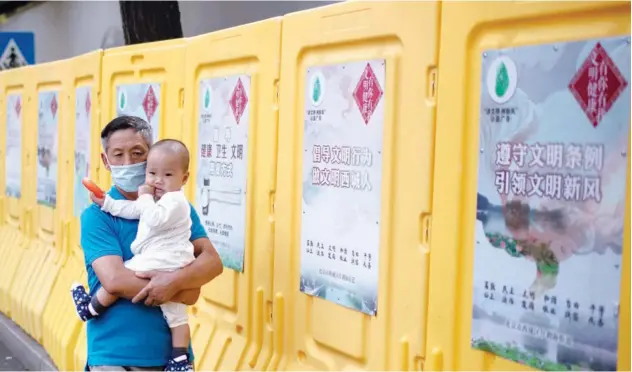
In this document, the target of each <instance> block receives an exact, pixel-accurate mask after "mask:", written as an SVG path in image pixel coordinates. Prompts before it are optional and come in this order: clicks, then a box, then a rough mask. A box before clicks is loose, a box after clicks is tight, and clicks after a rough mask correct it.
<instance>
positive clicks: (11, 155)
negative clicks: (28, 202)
mask: <svg viewBox="0 0 632 372" xmlns="http://www.w3.org/2000/svg"><path fill="white" fill-rule="evenodd" d="M6 110H7V111H6V118H7V138H6V141H7V142H6V144H7V156H6V158H5V161H6V163H5V172H6V174H5V176H6V180H7V185H6V195H7V196H9V197H13V198H19V197H20V196H21V195H22V192H21V187H22V96H21V95H19V94H12V95H8V96H7V107H6Z"/></svg>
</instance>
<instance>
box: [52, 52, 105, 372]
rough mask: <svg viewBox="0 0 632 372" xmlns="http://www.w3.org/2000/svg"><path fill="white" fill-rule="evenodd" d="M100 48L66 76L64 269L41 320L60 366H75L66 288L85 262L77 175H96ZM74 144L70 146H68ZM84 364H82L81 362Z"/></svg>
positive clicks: (74, 328)
mask: <svg viewBox="0 0 632 372" xmlns="http://www.w3.org/2000/svg"><path fill="white" fill-rule="evenodd" d="M101 57H102V52H101V51H98V52H93V53H89V54H86V55H83V56H79V57H76V58H73V59H72V60H71V61H70V69H71V71H70V73H69V76H68V89H67V90H66V92H67V94H68V102H69V107H71V108H70V109H69V110H68V115H67V122H68V123H69V127H68V128H67V131H66V133H67V136H66V138H65V140H66V144H67V145H66V146H65V147H64V148H65V149H66V152H65V154H64V156H65V161H64V163H63V167H64V168H63V173H64V174H72V175H73V177H64V178H63V182H60V183H61V184H62V187H61V188H60V191H62V192H63V195H64V199H65V200H66V201H67V203H66V207H65V208H64V209H63V210H62V211H60V213H61V215H60V219H61V221H62V224H61V234H60V241H59V244H60V246H61V251H62V258H61V262H60V265H61V266H62V269H61V271H60V273H59V277H58V278H57V281H56V282H55V286H54V287H53V289H52V292H51V298H50V300H49V301H48V304H47V306H46V309H45V312H44V318H43V320H44V321H43V323H44V325H45V326H46V327H45V330H46V332H45V333H44V335H43V345H44V347H45V348H46V350H48V351H49V353H50V354H51V357H52V359H53V361H54V362H55V364H56V365H57V366H58V367H59V368H60V369H61V370H72V369H73V363H74V362H73V358H72V355H73V351H74V350H75V344H76V342H77V337H78V335H79V331H80V330H81V327H82V322H81V321H80V320H79V319H78V317H77V315H76V314H75V311H74V305H73V303H72V301H69V289H70V287H71V285H72V283H73V282H80V281H84V284H87V283H85V266H84V259H83V253H82V251H81V246H80V243H79V235H80V234H79V217H80V213H81V211H82V210H83V207H84V206H85V205H86V204H87V203H88V202H89V199H88V195H87V192H85V189H84V188H83V186H82V185H81V178H82V177H83V176H86V175H90V176H91V178H92V179H97V177H96V175H97V171H96V170H97V165H98V164H99V163H100V156H99V153H100V151H99V150H100V141H99V140H98V139H99V132H100V125H99V114H100V110H99V97H100V90H101V85H100V82H101ZM71 149H74V151H70V150H71ZM80 367H81V368H83V366H80Z"/></svg>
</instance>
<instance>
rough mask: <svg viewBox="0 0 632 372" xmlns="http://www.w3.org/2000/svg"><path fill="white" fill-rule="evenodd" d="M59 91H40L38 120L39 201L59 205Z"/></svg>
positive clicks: (43, 203)
mask: <svg viewBox="0 0 632 372" xmlns="http://www.w3.org/2000/svg"><path fill="white" fill-rule="evenodd" d="M58 122H59V92H57V91H50V92H40V93H39V95H38V120H37V203H38V204H42V205H46V206H48V207H52V208H55V207H56V206H57V154H58V148H57V146H58V141H57V138H58V135H59V133H58V131H57V128H58Z"/></svg>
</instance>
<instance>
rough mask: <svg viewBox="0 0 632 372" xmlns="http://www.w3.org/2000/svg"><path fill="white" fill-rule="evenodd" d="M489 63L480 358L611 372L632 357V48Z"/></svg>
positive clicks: (482, 171)
mask: <svg viewBox="0 0 632 372" xmlns="http://www.w3.org/2000/svg"><path fill="white" fill-rule="evenodd" d="M481 60H482V80H481V93H480V94H481V108H480V149H479V167H478V190H477V193H478V195H477V210H476V216H472V218H476V230H475V234H476V235H475V236H474V237H472V243H473V245H474V247H475V248H474V277H473V287H474V288H473V292H474V297H473V309H472V339H471V344H472V347H473V348H475V349H477V350H483V351H486V352H490V353H494V354H496V355H499V356H501V357H503V358H506V359H509V360H512V361H515V362H518V363H522V364H525V365H528V366H530V367H532V368H536V369H540V370H548V371H560V370H581V371H587V370H595V371H614V370H616V369H617V360H618V357H617V354H618V351H622V352H623V353H628V352H629V351H628V350H627V347H628V345H625V344H624V345H621V344H619V301H620V293H621V288H620V287H621V271H622V254H623V251H624V249H629V244H628V246H627V247H626V246H625V244H624V241H623V235H624V231H625V228H626V226H624V218H625V209H626V187H627V186H626V178H627V172H628V169H629V166H628V164H629V163H628V154H627V151H628V143H629V138H630V87H629V82H630V37H629V36H623V37H614V38H605V39H599V40H583V41H573V42H559V43H555V44H543V45H532V46H523V47H516V48H513V47H512V48H509V49H500V50H488V51H485V52H484V53H482V55H481ZM455 233H456V232H455ZM440 248H441V247H438V249H440ZM463 249H469V247H468V246H464V247H463ZM625 305H628V304H625ZM621 347H623V348H624V349H621ZM619 367H620V366H619Z"/></svg>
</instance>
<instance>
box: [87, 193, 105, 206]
mask: <svg viewBox="0 0 632 372" xmlns="http://www.w3.org/2000/svg"><path fill="white" fill-rule="evenodd" d="M90 199H91V200H92V201H93V202H94V203H95V204H97V205H98V206H99V207H102V206H103V203H104V202H105V197H103V198H97V197H96V196H95V195H94V194H93V193H90Z"/></svg>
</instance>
